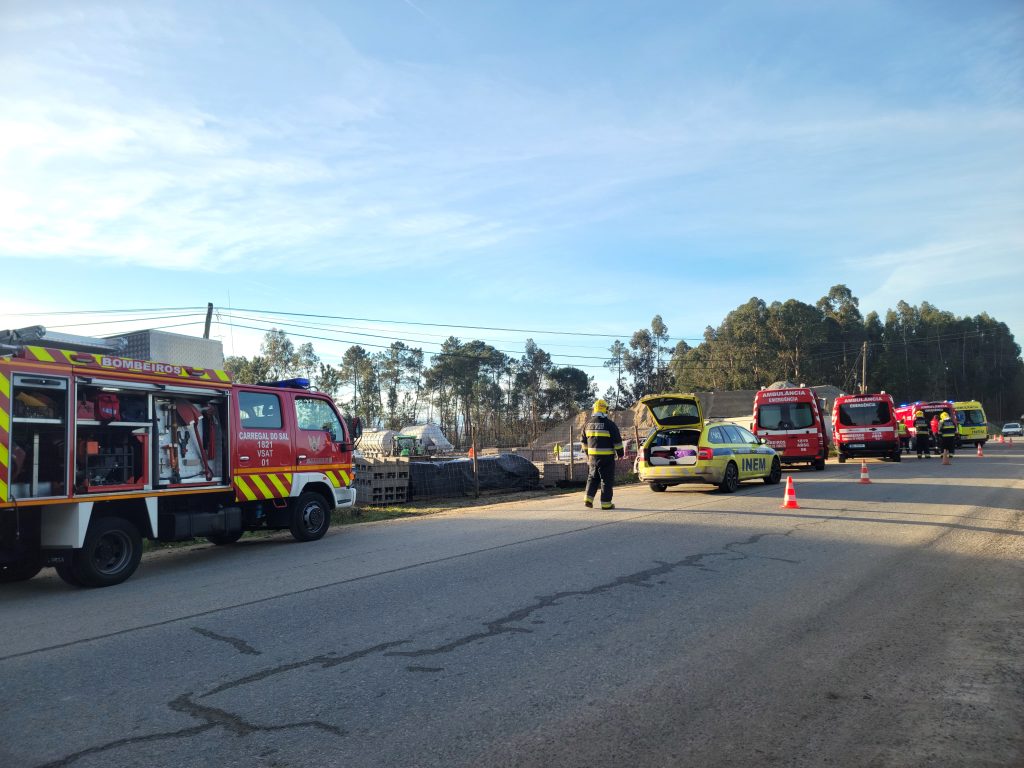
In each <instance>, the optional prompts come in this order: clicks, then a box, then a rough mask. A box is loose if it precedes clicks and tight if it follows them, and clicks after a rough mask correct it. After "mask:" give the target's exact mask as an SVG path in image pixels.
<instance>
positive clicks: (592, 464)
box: [583, 399, 623, 509]
mask: <svg viewBox="0 0 1024 768" xmlns="http://www.w3.org/2000/svg"><path fill="white" fill-rule="evenodd" d="M583 452H584V453H586V454H587V463H588V465H589V472H588V473H587V490H586V495H585V496H584V498H583V504H584V506H587V507H592V506H594V494H595V493H597V489H598V486H600V488H601V509H615V505H614V504H612V489H613V488H614V487H615V457H616V456H618V457H619V458H620V459H621V458H622V455H623V448H622V435H621V434H620V433H619V427H618V425H617V424H616V423H615V422H614V421H612V420H611V419H610V418H608V403H606V402H605V401H604V400H601V399H598V400H595V401H594V412H593V414H592V415H591V416H590V419H589V420H588V421H587V425H586V426H585V427H584V428H583Z"/></svg>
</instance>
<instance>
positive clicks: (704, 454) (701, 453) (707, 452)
mask: <svg viewBox="0 0 1024 768" xmlns="http://www.w3.org/2000/svg"><path fill="white" fill-rule="evenodd" d="M714 457H715V452H714V451H713V450H711V449H710V448H698V449H697V458H698V459H699V460H700V461H710V460H711V459H713V458H714Z"/></svg>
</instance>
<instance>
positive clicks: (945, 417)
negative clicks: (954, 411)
mask: <svg viewBox="0 0 1024 768" xmlns="http://www.w3.org/2000/svg"><path fill="white" fill-rule="evenodd" d="M914 431H915V432H916V433H917V435H916V437H915V439H914V450H915V451H917V458H919V459H920V458H921V456H922V455H923V456H924V457H925V458H926V459H930V458H931V456H932V454H931V450H932V442H933V441H934V443H935V445H936V446H937V447H938V448H941V449H942V463H943V464H952V463H953V454H954V453H955V452H956V432H957V429H956V422H955V421H953V419H952V418H950V416H949V414H948V413H946V412H945V411H943V412H942V413H940V414H938V415H937V416H933V417H932V420H931V421H928V417H927V416H925V415H924V411H920V410H919V411H916V412H915V413H914Z"/></svg>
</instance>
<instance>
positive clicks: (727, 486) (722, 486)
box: [718, 461, 740, 493]
mask: <svg viewBox="0 0 1024 768" xmlns="http://www.w3.org/2000/svg"><path fill="white" fill-rule="evenodd" d="M739 487H740V473H739V471H737V469H736V465H735V464H733V463H732V462H731V461H730V462H729V463H728V464H727V465H726V466H725V476H724V477H723V478H722V482H721V483H719V484H718V490H720V491H721V492H722V493H735V492H736V489H737V488H739Z"/></svg>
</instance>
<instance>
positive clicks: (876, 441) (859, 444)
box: [832, 392, 902, 464]
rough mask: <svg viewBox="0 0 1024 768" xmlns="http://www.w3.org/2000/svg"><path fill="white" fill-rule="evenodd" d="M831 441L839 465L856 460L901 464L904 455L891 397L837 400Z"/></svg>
mask: <svg viewBox="0 0 1024 768" xmlns="http://www.w3.org/2000/svg"><path fill="white" fill-rule="evenodd" d="M832 437H833V439H834V440H835V441H836V450H837V451H838V452H839V463H840V464H842V463H843V462H844V461H846V460H847V459H848V458H851V457H855V456H881V457H883V458H887V459H892V460H893V461H899V460H900V458H901V457H902V453H901V451H900V438H899V432H898V429H897V426H896V405H895V403H894V402H893V399H892V395H890V394H887V393H885V392H879V393H877V394H868V395H840V396H839V397H837V398H836V401H835V404H834V405H833V406H832Z"/></svg>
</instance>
